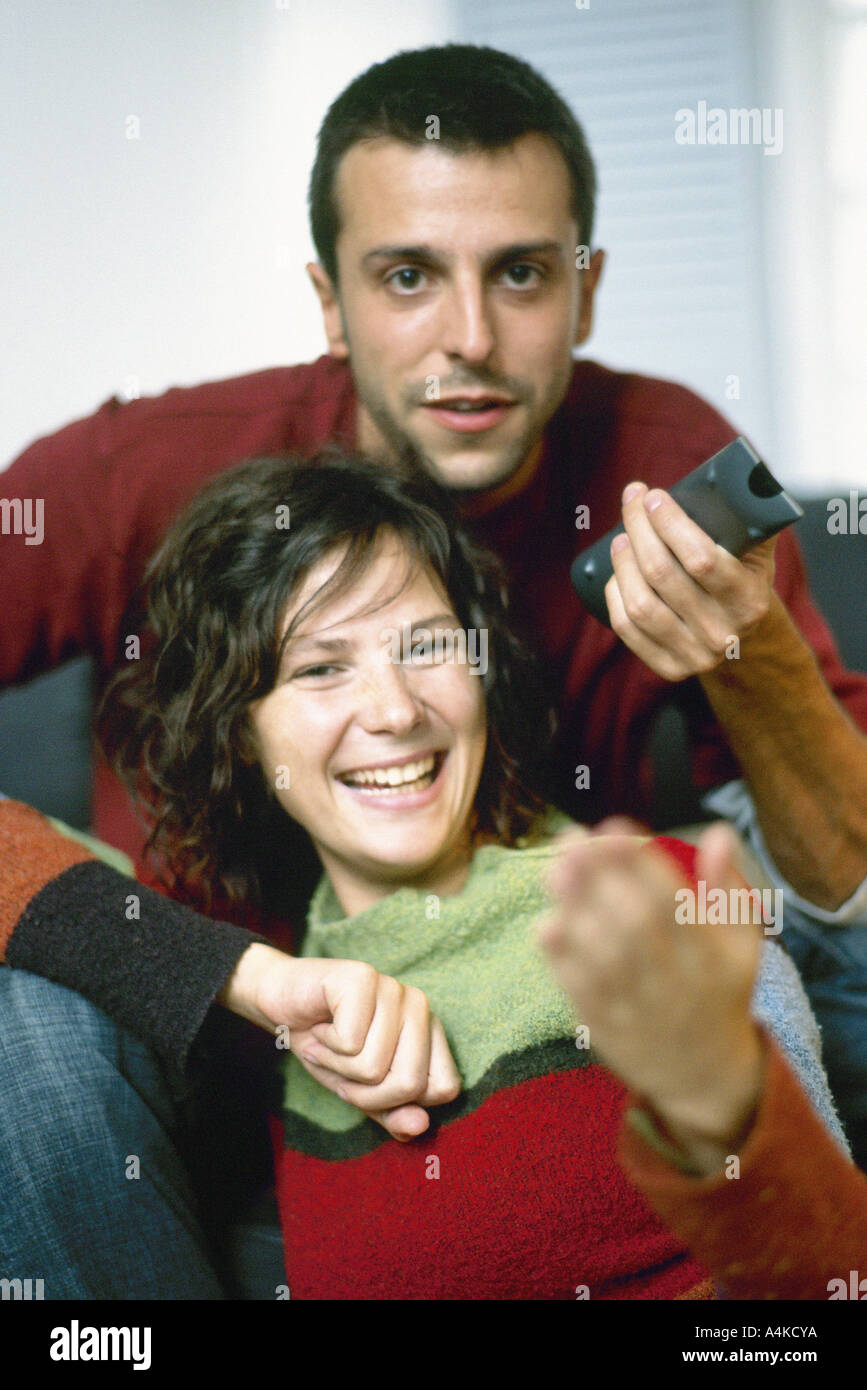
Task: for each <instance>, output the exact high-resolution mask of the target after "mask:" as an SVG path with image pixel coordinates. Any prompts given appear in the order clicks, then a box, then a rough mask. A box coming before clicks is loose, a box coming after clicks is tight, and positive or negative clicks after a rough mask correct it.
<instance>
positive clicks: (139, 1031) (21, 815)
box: [0, 800, 460, 1138]
mask: <svg viewBox="0 0 867 1390" xmlns="http://www.w3.org/2000/svg"><path fill="white" fill-rule="evenodd" d="M0 962H2V963H5V964H6V965H9V966H12V967H13V968H16V969H20V970H29V971H31V972H32V973H33V974H36V975H42V976H44V977H46V978H47V979H50V980H54V981H55V982H56V983H58V984H61V985H65V986H66V987H67V988H68V989H72V990H75V992H76V993H78V994H81V995H83V997H84V998H86V999H88V1000H90V1002H91V1003H93V1004H95V1005H96V1006H97V1007H98V1008H100V1009H102V1011H103V1012H104V1013H106V1014H108V1015H109V1017H111V1018H112V1019H113V1020H114V1021H115V1022H116V1023H117V1024H119V1025H120V1026H121V1027H124V1028H127V1029H128V1030H129V1031H130V1032H132V1033H135V1034H136V1035H137V1036H139V1037H141V1038H143V1039H144V1040H145V1041H146V1042H147V1043H148V1044H149V1045H150V1046H151V1047H153V1048H154V1050H155V1051H157V1052H158V1053H159V1054H160V1055H161V1056H162V1057H163V1058H165V1059H166V1060H169V1061H170V1062H171V1063H172V1064H173V1065H174V1066H175V1067H177V1068H178V1069H180V1070H183V1069H184V1068H185V1067H186V1065H187V1062H188V1060H189V1056H190V1052H191V1049H192V1047H193V1044H194V1042H195V1040H196V1038H197V1037H198V1035H199V1033H200V1031H201V1028H202V1025H203V1024H204V1021H205V1018H206V1017H207V1015H208V1013H209V1011H210V1009H211V1008H212V1007H213V1005H214V1003H215V1002H219V1003H222V1004H224V1005H225V1006H226V1007H228V1008H231V1009H232V1010H233V1011H234V1012H235V1013H238V1014H240V1015H241V1016H242V1017H245V1018H248V1019H251V1020H252V1021H253V1022H255V1023H258V1024H259V1025H260V1026H262V1027H266V1028H267V1029H268V1031H269V1032H271V1033H277V1034H278V1042H279V1040H280V1038H279V1030H280V1029H281V1027H282V1028H283V1029H284V1030H288V1032H289V1038H290V1041H291V1045H292V1047H293V1049H294V1050H299V1049H301V1048H303V1051H305V1052H308V1053H309V1054H310V1055H311V1056H312V1057H313V1059H314V1060H313V1062H311V1063H308V1062H307V1061H305V1062H304V1065H305V1066H307V1068H308V1070H309V1071H310V1072H311V1074H312V1075H314V1076H315V1077H316V1079H317V1080H319V1081H320V1082H322V1084H325V1085H327V1086H328V1088H329V1089H331V1090H336V1089H337V1087H338V1086H340V1085H343V1084H344V1082H345V1089H346V1091H347V1099H348V1100H349V1101H350V1103H351V1104H354V1105H357V1106H358V1108H359V1109H362V1110H364V1111H365V1113H371V1117H372V1118H374V1119H377V1120H378V1121H379V1122H380V1123H382V1124H383V1125H384V1126H385V1128H386V1129H387V1130H388V1131H389V1133H391V1134H393V1135H394V1137H396V1138H397V1137H400V1138H403V1137H408V1136H412V1135H414V1134H420V1133H422V1132H423V1131H424V1130H425V1129H426V1128H427V1126H428V1119H427V1115H426V1114H425V1112H424V1110H423V1109H422V1108H421V1107H422V1106H425V1105H434V1104H440V1103H442V1102H444V1101H446V1100H451V1099H453V1098H454V1096H455V1095H457V1093H458V1091H459V1089H460V1079H459V1076H458V1073H457V1070H456V1068H455V1066H454V1062H453V1061H452V1058H451V1055H450V1053H449V1051H448V1047H447V1044H446V1042H445V1038H444V1036H443V1034H442V1029H441V1026H440V1025H439V1021H438V1020H436V1019H432V1018H431V1017H430V1015H429V1011H428V1009H427V1000H426V999H425V998H424V996H423V995H420V991H417V990H413V991H409V990H406V989H405V988H404V986H402V985H399V984H398V982H397V981H395V980H391V979H390V978H389V977H388V976H383V975H380V974H379V973H378V972H377V971H375V970H373V968H372V967H371V966H369V965H366V964H363V963H361V962H357V961H300V960H295V959H293V958H292V957H291V956H288V955H286V954H285V953H284V952H282V951H277V950H275V949H274V948H273V947H272V946H270V945H269V943H268V942H267V941H266V940H265V938H264V937H261V936H255V935H254V934H253V933H251V932H249V931H246V930H244V929H243V928H241V927H236V926H233V925H232V924H230V923H228V922H219V921H212V920H211V919H210V918H206V917H202V916H200V915H199V914H198V913H196V912H193V911H192V910H191V909H190V908H188V907H185V906H184V905H183V904H181V903H176V902H173V901H172V900H171V899H169V898H166V897H164V896H163V895H162V894H161V893H157V892H156V891H155V890H153V889H151V888H148V887H146V886H145V885H144V884H141V883H138V882H136V880H135V879H132V878H129V877H127V876H126V875H125V874H122V873H119V872H118V871H117V870H116V869H114V868H112V867H111V866H110V865H108V864H106V863H104V862H103V861H102V860H100V859H98V858H96V857H95V856H94V855H93V854H92V853H91V852H90V850H89V849H88V848H87V847H86V846H85V845H83V844H81V843H80V842H79V841H77V840H73V839H70V838H69V837H68V836H65V835H63V834H61V833H59V832H58V831H57V830H56V829H55V827H54V826H53V825H52V824H51V823H50V822H49V821H48V820H47V819H46V817H44V816H42V815H40V813H39V812H38V811H35V810H33V809H32V808H31V807H29V806H25V805H23V804H22V803H20V802H15V801H8V800H4V801H0ZM368 1035H369V1036H368ZM300 1055H302V1053H301V1051H299V1056H300ZM390 1071H391V1075H388V1073H389V1072H390ZM387 1075H388V1081H387V1082H386V1081H385V1077H386V1076H387Z"/></svg>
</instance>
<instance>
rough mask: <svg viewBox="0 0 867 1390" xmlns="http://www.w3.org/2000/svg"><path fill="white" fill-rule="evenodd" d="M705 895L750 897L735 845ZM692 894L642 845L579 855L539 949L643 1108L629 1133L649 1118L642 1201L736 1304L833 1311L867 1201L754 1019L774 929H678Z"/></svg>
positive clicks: (707, 875)
mask: <svg viewBox="0 0 867 1390" xmlns="http://www.w3.org/2000/svg"><path fill="white" fill-rule="evenodd" d="M696 878H697V879H698V880H703V881H704V884H705V888H706V892H707V900H708V901H710V892H711V890H712V889H722V890H723V892H724V893H726V894H728V893H735V892H738V891H739V890H740V888H741V886H742V881H741V880H740V878H739V876H738V874H737V872H736V870H735V869H734V864H733V859H732V843H731V838H730V832H728V831H727V830H726V829H725V828H724V827H720V826H714V827H712V828H711V829H710V830H709V831H707V832H706V833H705V835H704V836H703V837H702V841H701V842H700V846H699V850H698V856H697V861H696ZM684 886H685V880H684V879H683V878H682V877H681V876H679V875H678V874H677V872H676V871H675V869H674V866H673V865H672V864H671V863H670V861H668V860H667V859H666V858H665V857H664V856H663V855H662V854H661V853H659V852H658V851H654V850H653V849H651V848H649V847H643V848H642V847H641V846H640V845H639V844H638V842H637V841H636V839H635V837H634V836H633V837H629V838H627V837H625V836H623V835H610V834H609V835H606V836H603V837H599V836H591V837H589V838H585V839H583V840H580V841H578V842H574V843H572V844H569V845H566V846H565V847H564V853H563V855H562V856H561V858H560V860H559V861H558V863H557V865H556V867H555V870H554V872H553V874H552V889H553V891H554V895H555V899H556V904H557V905H556V908H555V911H554V912H553V913H552V914H551V916H550V918H549V919H548V920H547V921H546V922H545V923H544V924H543V926H542V928H541V932H540V935H541V940H542V943H543V945H544V946H545V947H546V949H547V950H548V951H549V953H550V955H551V958H552V963H553V965H554V969H555V973H556V974H557V976H558V978H559V980H560V982H561V984H562V985H563V987H564V988H565V990H566V992H567V994H568V995H569V996H570V998H571V999H572V1002H573V1004H574V1006H575V1008H576V1012H577V1015H578V1017H579V1018H580V1019H581V1022H582V1023H584V1024H586V1025H587V1026H588V1027H589V1032H590V1037H589V1041H590V1046H591V1047H592V1048H593V1049H594V1051H596V1052H597V1053H598V1055H599V1056H600V1057H601V1058H602V1059H603V1060H604V1061H605V1062H606V1063H607V1064H608V1065H609V1066H610V1067H611V1069H612V1070H613V1071H615V1072H617V1074H618V1075H619V1076H621V1077H622V1079H623V1080H624V1081H625V1082H626V1083H627V1085H628V1086H629V1087H630V1089H631V1090H632V1092H633V1093H634V1097H635V1105H634V1107H633V1114H632V1123H633V1124H634V1122H635V1118H636V1112H638V1114H639V1115H640V1114H643V1115H644V1117H645V1137H644V1138H641V1137H640V1136H639V1133H638V1132H635V1131H633V1129H631V1128H630V1129H627V1130H624V1136H623V1139H622V1146H621V1152H622V1154H623V1156H624V1157H625V1163H626V1168H627V1171H628V1172H630V1175H631V1176H633V1178H634V1180H635V1181H636V1185H637V1186H638V1187H639V1188H641V1190H642V1191H644V1192H645V1194H646V1195H647V1196H648V1199H649V1200H651V1201H652V1203H653V1204H654V1205H655V1206H657V1210H659V1211H660V1213H661V1214H663V1215H664V1216H665V1219H666V1220H667V1221H668V1222H669V1224H670V1225H671V1226H672V1227H673V1228H674V1229H675V1230H677V1231H678V1232H679V1233H680V1234H681V1235H683V1236H684V1239H686V1240H687V1241H688V1243H689V1244H690V1247H691V1248H692V1249H693V1250H694V1252H695V1253H696V1254H697V1255H698V1256H699V1258H701V1259H702V1260H703V1261H704V1262H705V1263H706V1264H707V1266H708V1268H709V1269H711V1270H712V1272H713V1273H714V1275H715V1276H716V1277H717V1278H718V1279H719V1280H720V1282H721V1283H722V1284H723V1285H724V1286H725V1287H726V1289H727V1291H729V1292H731V1293H733V1294H736V1296H738V1297H753V1296H756V1297H763V1296H766V1295H767V1296H771V1297H774V1296H779V1297H798V1298H826V1297H827V1296H828V1292H827V1288H826V1286H827V1284H828V1281H829V1279H830V1278H831V1277H837V1275H838V1274H840V1275H841V1277H842V1276H845V1275H846V1274H847V1271H848V1270H849V1268H850V1265H849V1264H847V1263H846V1261H849V1260H851V1259H852V1258H853V1252H854V1251H855V1250H857V1248H858V1242H859V1241H860V1242H861V1245H860V1248H861V1249H862V1250H863V1249H864V1248H865V1244H864V1242H865V1231H867V1183H865V1181H864V1179H863V1177H862V1175H861V1174H859V1173H858V1171H857V1170H856V1169H855V1168H854V1166H853V1165H852V1164H851V1162H849V1160H848V1159H847V1157H846V1155H845V1154H844V1153H843V1152H842V1150H841V1148H840V1147H839V1144H838V1143H837V1142H835V1140H834V1139H833V1138H832V1137H831V1134H830V1133H829V1130H828V1128H827V1127H826V1126H825V1125H823V1124H822V1121H821V1120H820V1119H819V1117H818V1115H817V1114H816V1112H815V1110H814V1109H813V1107H812V1106H811V1105H810V1102H809V1101H808V1099H807V1097H806V1095H805V1094H804V1092H803V1090H802V1089H801V1088H800V1086H799V1085H798V1083H797V1081H796V1080H795V1078H794V1076H793V1074H792V1071H791V1069H790V1067H789V1065H788V1062H787V1061H786V1060H785V1059H784V1058H783V1056H782V1055H781V1053H780V1051H779V1048H778V1047H777V1044H776V1043H775V1042H774V1041H773V1039H771V1038H769V1037H768V1035H767V1034H766V1032H765V1031H764V1028H763V1027H762V1026H760V1025H757V1024H756V1022H755V1021H754V1019H753V1018H752V1017H751V1009H750V1005H751V999H752V996H753V991H754V984H755V979H756V975H757V972H758V969H759V962H760V954H761V948H762V934H761V931H762V929H761V927H756V926H753V925H751V924H749V923H739V922H737V921H734V920H733V918H732V917H730V918H729V919H728V921H727V922H726V921H725V920H723V921H721V922H717V921H712V920H705V921H701V920H700V918H699V920H696V919H695V917H693V920H692V923H691V924H690V923H689V922H688V921H687V920H681V921H678V920H677V919H676V916H675V906H676V904H677V903H683V902H684V899H683V897H682V896H679V895H682V893H683V891H684ZM712 915H713V914H711V913H707V914H706V917H707V918H711V916H712ZM687 916H688V914H683V917H687ZM648 1121H649V1122H650V1128H649V1129H648V1128H647V1122H648ZM648 1135H649V1139H648ZM661 1154H664V1155H665V1156H664V1157H663V1156H661ZM829 1193H830V1194H831V1198H832V1200H831V1202H830V1203H829V1200H828V1194H829ZM834 1202H836V1203H838V1204H839V1209H840V1212H841V1213H845V1220H844V1221H842V1222H841V1221H839V1220H838V1219H837V1218H836V1217H833V1219H832V1215H831V1213H832V1208H833V1204H834ZM765 1248H766V1249H768V1250H774V1251H776V1252H778V1253H777V1254H776V1255H775V1258H774V1260H773V1261H771V1262H770V1264H768V1263H763V1262H762V1260H761V1259H760V1258H759V1256H760V1254H761V1251H762V1250H763V1249H765ZM739 1252H740V1253H739ZM744 1252H746V1257H745V1256H744ZM838 1264H839V1265H840V1266H841V1268H840V1269H839V1270H838V1269H837V1268H836V1266H837V1265H838ZM843 1266H845V1268H844V1267H843ZM853 1267H854V1266H853ZM829 1269H833V1273H832V1274H829V1272H828V1271H829ZM780 1290H784V1291H783V1292H779V1291H780Z"/></svg>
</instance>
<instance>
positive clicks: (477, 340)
mask: <svg viewBox="0 0 867 1390" xmlns="http://www.w3.org/2000/svg"><path fill="white" fill-rule="evenodd" d="M443 313H444V316H445V317H444V324H443V340H442V348H443V350H444V352H446V353H447V354H448V356H449V357H453V358H455V357H457V358H461V359H463V361H465V362H485V361H487V359H488V358H489V357H490V355H491V353H492V352H493V350H494V343H495V337H494V329H493V324H492V322H491V310H490V305H489V304H488V301H487V299H486V296H485V287H484V285H483V284H482V283H481V281H480V280H479V279H478V278H477V277H472V278H470V277H468V278H467V279H465V280H462V281H461V282H459V283H458V284H456V285H453V286H452V287H451V289H450V291H449V293H448V294H447V295H446V296H445V298H444V304H443Z"/></svg>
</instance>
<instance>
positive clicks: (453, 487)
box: [414, 450, 526, 499]
mask: <svg viewBox="0 0 867 1390" xmlns="http://www.w3.org/2000/svg"><path fill="white" fill-rule="evenodd" d="M414 452H415V456H416V458H417V461H418V463H419V464H420V466H421V467H422V468H423V469H424V471H425V472H426V473H429V474H430V476H431V477H432V478H433V479H434V480H435V481H436V482H438V483H439V484H440V485H441V486H442V487H445V488H448V489H449V491H450V492H457V493H460V494H461V496H466V497H467V498H468V499H469V498H473V497H479V496H481V495H482V494H484V493H489V492H493V491H495V490H496V489H498V488H500V487H502V486H503V485H504V484H505V483H508V482H509V481H510V480H511V479H512V478H514V477H515V474H516V473H518V471H519V470H520V468H521V466H522V464H523V463H524V460H525V458H526V454H525V453H521V454H520V455H519V456H518V457H513V456H512V455H511V454H509V455H506V456H505V457H504V456H503V455H502V454H487V455H486V454H483V453H481V452H480V451H473V452H472V453H470V452H467V453H452V454H446V455H442V454H431V453H428V452H426V451H421V450H415V451H414Z"/></svg>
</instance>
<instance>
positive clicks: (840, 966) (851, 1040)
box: [783, 907, 867, 1171]
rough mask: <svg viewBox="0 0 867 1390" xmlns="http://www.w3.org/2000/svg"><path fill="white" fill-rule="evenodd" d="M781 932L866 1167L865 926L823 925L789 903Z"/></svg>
mask: <svg viewBox="0 0 867 1390" xmlns="http://www.w3.org/2000/svg"><path fill="white" fill-rule="evenodd" d="M783 920H784V928H783V938H784V940H785V942H786V945H787V946H788V948H789V951H790V953H791V956H792V959H793V960H794V962H795V964H796V966H797V967H798V971H799V973H800V975H801V979H802V980H803V982H804V989H805V990H806V991H807V996H808V998H809V1000H810V1003H811V1005H812V1006H813V1012H814V1014H815V1015H816V1018H817V1019H818V1021H819V1026H820V1027H821V1029H822V1060H823V1062H824V1063H825V1070H826V1071H827V1073H828V1081H829V1084H830V1087H831V1094H832V1095H833V1097H834V1099H835V1101H836V1102H837V1109H838V1110H839V1113H840V1119H841V1120H842V1122H843V1127H844V1129H845V1130H846V1134H847V1137H848V1139H849V1143H850V1144H851V1146H852V1155H853V1157H854V1159H855V1162H856V1163H857V1164H858V1166H859V1168H862V1169H864V1170H865V1171H867V927H857V926H849V927H832V926H822V925H819V924H817V923H816V922H813V921H811V920H810V919H809V918H807V917H805V916H804V915H803V914H802V913H800V912H798V911H797V909H795V908H790V907H787V908H786V911H785V915H784V919H783Z"/></svg>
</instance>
